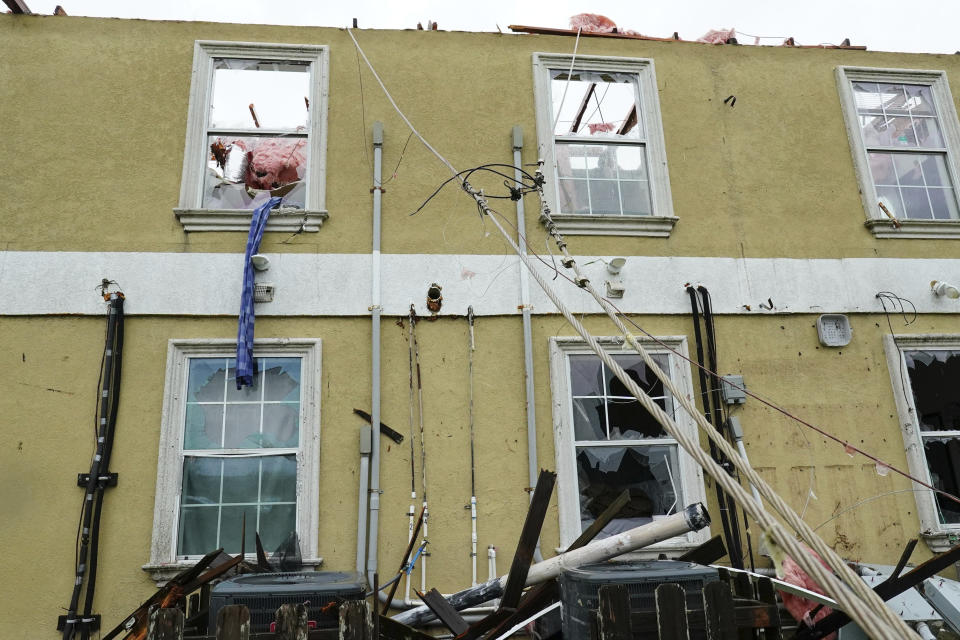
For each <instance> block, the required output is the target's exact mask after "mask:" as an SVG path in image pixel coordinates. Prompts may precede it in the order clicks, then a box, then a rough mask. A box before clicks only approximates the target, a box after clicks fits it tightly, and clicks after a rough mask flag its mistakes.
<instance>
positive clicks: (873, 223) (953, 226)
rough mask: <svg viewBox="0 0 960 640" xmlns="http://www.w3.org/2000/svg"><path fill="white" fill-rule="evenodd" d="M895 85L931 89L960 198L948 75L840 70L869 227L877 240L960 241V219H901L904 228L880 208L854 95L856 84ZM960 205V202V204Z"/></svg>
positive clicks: (958, 147) (959, 132) (958, 138)
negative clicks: (876, 83)
mask: <svg viewBox="0 0 960 640" xmlns="http://www.w3.org/2000/svg"><path fill="white" fill-rule="evenodd" d="M858 81H860V82H891V83H904V84H922V85H927V86H929V87H930V90H931V92H932V94H933V99H934V104H935V106H936V109H937V118H938V120H939V124H940V128H941V130H942V131H943V137H944V142H945V143H946V147H947V169H948V171H949V172H950V179H951V180H952V181H953V185H954V193H955V194H958V195H960V180H958V174H957V167H956V164H957V162H960V123H958V121H957V111H956V108H955V106H954V102H953V96H952V95H951V93H950V85H949V83H948V82H947V74H946V72H944V71H936V70H923V69H875V68H870V67H848V66H839V67H837V87H838V89H839V92H840V104H841V107H842V111H843V120H844V123H845V125H846V127H847V137H848V138H849V139H850V147H851V150H852V151H853V166H854V170H855V171H856V174H857V182H858V183H859V185H860V196H861V200H862V202H863V209H864V212H865V213H866V216H867V221H866V223H864V224H865V226H866V227H867V228H868V229H869V230H870V231H871V232H873V235H874V236H876V237H877V238H960V220H910V219H898V222H899V223H900V228H899V229H898V228H896V227H895V225H894V222H893V220H891V219H890V218H888V217H887V216H886V214H884V213H883V211H881V210H880V207H878V206H877V205H876V203H877V201H878V198H877V189H876V186H875V185H874V184H873V176H872V175H871V174H870V165H869V162H868V160H867V149H866V146H865V145H864V144H863V138H862V137H861V135H860V124H859V122H858V121H857V107H856V102H855V100H854V95H853V87H852V86H851V84H852V83H853V82H858ZM958 206H960V202H958Z"/></svg>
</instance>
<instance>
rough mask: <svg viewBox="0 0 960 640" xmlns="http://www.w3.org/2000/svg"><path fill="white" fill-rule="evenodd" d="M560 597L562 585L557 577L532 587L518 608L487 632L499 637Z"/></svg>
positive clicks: (493, 636)
mask: <svg viewBox="0 0 960 640" xmlns="http://www.w3.org/2000/svg"><path fill="white" fill-rule="evenodd" d="M559 597H560V585H559V584H558V583H557V581H556V579H554V580H548V581H547V582H544V583H542V584H538V585H537V586H535V587H533V588H531V589H530V590H529V591H527V593H526V594H525V595H524V596H523V599H522V600H520V604H519V605H517V610H516V611H514V612H513V613H512V614H510V615H509V616H508V617H506V618H503V619H502V620H501V621H500V622H499V623H498V624H497V625H496V626H495V627H493V628H492V629H493V630H492V631H490V633H488V634H487V637H488V638H497V637H499V636H501V635H503V633H504V632H506V631H507V630H508V629H509V628H510V627H512V626H514V625H515V624H517V623H518V622H521V621H523V620H526V619H527V618H529V617H530V616H532V615H533V614H534V613H536V612H538V611H540V610H542V609H545V608H546V607H547V606H549V605H550V604H552V603H553V602H554V601H556V600H557V598H559Z"/></svg>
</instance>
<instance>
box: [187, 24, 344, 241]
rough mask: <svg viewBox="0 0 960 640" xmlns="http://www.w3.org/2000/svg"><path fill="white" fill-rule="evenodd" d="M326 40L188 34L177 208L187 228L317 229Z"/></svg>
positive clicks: (320, 211)
mask: <svg viewBox="0 0 960 640" xmlns="http://www.w3.org/2000/svg"><path fill="white" fill-rule="evenodd" d="M326 61H327V51H326V47H318V46H308V45H260V44H246V43H244V44H234V43H221V42H197V44H196V49H195V53H194V69H193V87H192V89H191V94H190V114H189V121H188V125H187V142H186V148H185V152H184V163H183V181H182V183H181V192H180V209H178V211H177V215H178V217H179V218H180V221H181V222H182V223H183V225H184V228H185V229H186V230H187V231H203V230H242V231H246V230H247V229H248V228H249V224H250V222H249V221H250V214H249V212H250V211H251V210H252V209H255V208H257V207H258V206H259V205H260V204H262V203H263V202H266V201H267V200H268V199H269V198H270V197H271V196H281V197H282V198H283V201H282V202H281V204H280V208H279V210H278V211H277V212H274V214H272V216H271V218H270V220H269V221H268V225H267V229H268V230H269V229H283V228H288V229H289V228H292V229H293V230H295V231H296V230H300V229H301V228H303V230H305V231H316V230H317V229H318V228H319V226H320V225H321V224H322V223H323V220H324V219H325V218H326V212H325V211H324V197H323V196H324V162H325V147H326V140H325V138H326V127H325V123H326V96H327V89H326V87H327V68H326V65H327V62H326Z"/></svg>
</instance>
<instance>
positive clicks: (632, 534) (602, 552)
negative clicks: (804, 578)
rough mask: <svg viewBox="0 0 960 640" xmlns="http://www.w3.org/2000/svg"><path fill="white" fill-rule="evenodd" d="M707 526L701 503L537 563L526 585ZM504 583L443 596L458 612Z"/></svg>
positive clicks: (408, 620)
mask: <svg viewBox="0 0 960 640" xmlns="http://www.w3.org/2000/svg"><path fill="white" fill-rule="evenodd" d="M709 524H710V516H709V515H708V514H707V510H706V509H705V508H704V506H703V505H702V504H693V505H690V506H688V507H687V508H686V509H684V510H683V511H681V512H679V513H675V514H673V515H670V516H667V517H665V518H662V519H659V520H655V521H653V522H651V523H649V524H645V525H642V526H640V527H636V528H633V529H630V530H629V531H624V532H623V533H619V534H617V535H615V536H611V537H609V538H604V539H603V540H595V541H593V542H591V543H590V544H588V545H586V546H583V547H580V548H579V549H574V550H573V551H568V552H566V553H562V554H560V555H558V556H554V557H553V558H550V559H549V560H544V561H543V562H538V563H537V564H535V565H533V566H532V567H530V571H529V572H528V573H527V581H526V585H527V586H529V585H532V584H537V583H540V582H544V581H546V580H550V579H551V578H556V577H557V576H559V575H560V572H561V571H562V570H563V569H566V568H575V567H579V566H581V565H584V564H589V563H591V562H602V561H604V560H609V559H610V558H613V557H616V556H618V555H621V554H624V553H627V552H629V551H634V550H636V549H641V548H643V547H647V546H649V545H651V544H655V543H657V542H662V541H663V540H669V539H670V538H673V537H675V536H679V535H682V534H684V533H687V532H689V531H699V530H700V529H703V528H704V527H706V526H709ZM506 584H507V576H502V577H500V578H495V579H493V580H489V581H487V582H485V583H483V584H481V585H477V586H476V587H470V588H469V589H464V590H463V591H460V592H458V593H455V594H453V595H451V596H449V597H447V601H448V602H449V603H450V604H451V606H453V607H454V608H455V609H458V610H462V609H464V608H466V607H468V606H470V605H473V604H480V603H481V602H486V601H489V600H491V599H493V598H497V597H499V596H500V595H501V594H502V593H503V589H504V587H505V586H506ZM434 617H436V616H434V614H433V612H432V611H430V609H429V608H428V607H427V606H426V605H424V606H421V607H417V608H416V609H410V610H408V611H404V612H402V613H399V614H397V615H395V616H393V618H394V620H396V621H397V622H402V623H403V624H406V625H409V626H418V625H421V624H424V623H425V622H428V621H429V620H432V619H433V618H434Z"/></svg>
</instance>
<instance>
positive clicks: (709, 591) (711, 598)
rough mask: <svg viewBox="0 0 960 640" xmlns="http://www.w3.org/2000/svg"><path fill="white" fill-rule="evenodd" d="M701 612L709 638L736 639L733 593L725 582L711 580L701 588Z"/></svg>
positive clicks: (717, 639) (715, 639)
mask: <svg viewBox="0 0 960 640" xmlns="http://www.w3.org/2000/svg"><path fill="white" fill-rule="evenodd" d="M703 613H704V616H705V617H706V623H707V626H706V628H707V637H708V638H710V640H736V639H737V626H736V621H735V619H734V608H733V594H732V593H730V587H729V586H728V585H727V584H726V582H711V583H709V584H707V586H706V587H704V588H703Z"/></svg>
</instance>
